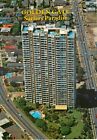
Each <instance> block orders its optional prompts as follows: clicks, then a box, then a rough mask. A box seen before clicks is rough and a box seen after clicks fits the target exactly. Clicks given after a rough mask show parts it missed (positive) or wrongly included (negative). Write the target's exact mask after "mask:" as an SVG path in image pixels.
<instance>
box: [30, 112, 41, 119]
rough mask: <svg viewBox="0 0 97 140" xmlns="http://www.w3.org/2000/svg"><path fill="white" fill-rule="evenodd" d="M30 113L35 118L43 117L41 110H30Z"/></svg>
mask: <svg viewBox="0 0 97 140" xmlns="http://www.w3.org/2000/svg"><path fill="white" fill-rule="evenodd" d="M29 114H30V115H31V116H32V117H33V118H35V119H41V113H40V112H39V111H30V112H29Z"/></svg>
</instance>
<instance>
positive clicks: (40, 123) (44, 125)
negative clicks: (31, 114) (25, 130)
mask: <svg viewBox="0 0 97 140" xmlns="http://www.w3.org/2000/svg"><path fill="white" fill-rule="evenodd" d="M36 125H37V126H38V127H40V128H41V129H42V130H43V131H47V123H46V122H45V121H44V120H42V119H38V120H36Z"/></svg>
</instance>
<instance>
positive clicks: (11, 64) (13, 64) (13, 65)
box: [7, 62, 23, 69]
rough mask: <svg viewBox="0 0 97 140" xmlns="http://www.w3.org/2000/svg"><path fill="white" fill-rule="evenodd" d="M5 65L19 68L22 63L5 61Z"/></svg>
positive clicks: (21, 67)
mask: <svg viewBox="0 0 97 140" xmlns="http://www.w3.org/2000/svg"><path fill="white" fill-rule="evenodd" d="M7 67H9V68H20V69H23V63H11V62H10V63H7Z"/></svg>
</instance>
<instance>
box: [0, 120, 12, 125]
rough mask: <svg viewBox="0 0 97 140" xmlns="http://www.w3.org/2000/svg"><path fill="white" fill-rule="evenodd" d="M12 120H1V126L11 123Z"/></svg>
mask: <svg viewBox="0 0 97 140" xmlns="http://www.w3.org/2000/svg"><path fill="white" fill-rule="evenodd" d="M9 122H10V121H9V120H8V119H7V118H4V119H2V120H0V126H2V125H4V124H7V123H9Z"/></svg>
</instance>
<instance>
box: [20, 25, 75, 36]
mask: <svg viewBox="0 0 97 140" xmlns="http://www.w3.org/2000/svg"><path fill="white" fill-rule="evenodd" d="M28 31H32V32H33V33H34V34H35V35H39V34H45V33H48V35H49V36H56V35H64V34H66V35H67V36H68V37H69V38H74V36H75V30H74V29H69V28H66V27H65V26H61V27H60V28H59V27H56V25H55V24H45V25H37V24H36V23H30V24H26V25H25V24H22V33H28Z"/></svg>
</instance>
